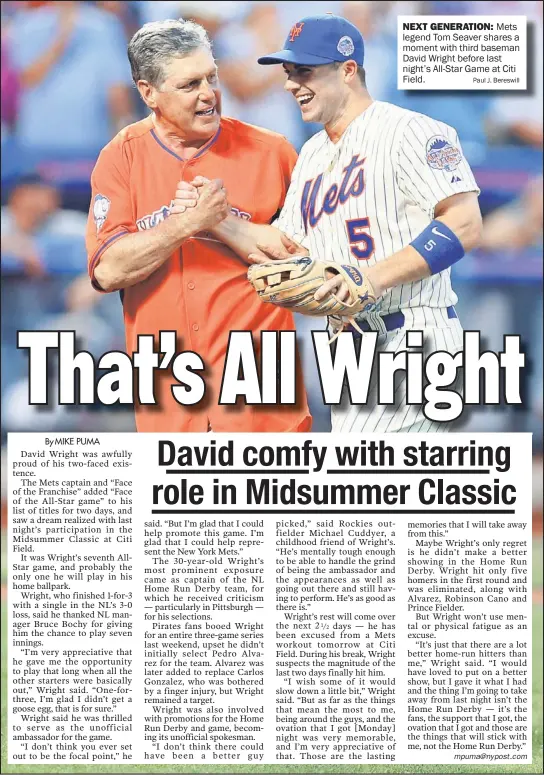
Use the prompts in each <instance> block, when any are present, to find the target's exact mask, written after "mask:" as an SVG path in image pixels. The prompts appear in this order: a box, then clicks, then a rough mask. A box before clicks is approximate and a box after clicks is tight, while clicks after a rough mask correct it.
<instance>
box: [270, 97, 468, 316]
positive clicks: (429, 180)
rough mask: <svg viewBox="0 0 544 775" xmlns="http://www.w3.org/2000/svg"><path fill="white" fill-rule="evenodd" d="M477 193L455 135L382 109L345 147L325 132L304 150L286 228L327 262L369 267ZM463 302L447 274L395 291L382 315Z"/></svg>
mask: <svg viewBox="0 0 544 775" xmlns="http://www.w3.org/2000/svg"><path fill="white" fill-rule="evenodd" d="M478 190H479V189H478V186H477V184H476V182H475V180H474V176H473V174H472V171H471V169H470V167H469V165H468V164H467V162H466V160H465V158H464V156H463V154H462V151H461V147H460V144H459V140H458V137H457V134H456V132H455V130H454V129H452V128H451V127H449V126H447V125H446V124H443V123H441V122H439V121H435V120H434V119H431V118H428V117H427V116H423V115H421V114H419V113H414V112H412V111H409V110H405V109H403V108H399V107H397V106H396V105H391V104H389V103H386V102H373V103H372V104H371V105H370V107H368V108H367V109H366V110H365V111H364V112H363V113H362V114H361V115H360V116H358V117H357V118H356V119H354V121H352V122H351V124H350V125H349V126H348V127H347V129H346V130H345V132H344V133H343V135H342V137H341V138H340V140H339V142H338V143H336V144H334V143H333V142H331V140H330V139H329V137H328V135H327V133H326V132H325V131H324V130H323V131H321V132H319V133H318V134H316V135H314V136H313V137H312V138H311V139H310V140H308V142H307V143H306V144H305V145H304V147H303V148H302V151H301V153H300V156H299V159H298V161H297V164H296V166H295V169H294V171H293V176H292V179H291V185H290V187H289V191H288V193H287V198H286V201H285V205H284V207H283V210H282V212H281V215H280V217H279V219H278V222H277V225H278V227H279V228H280V229H281V230H282V231H284V232H285V233H286V234H288V235H289V236H291V237H293V238H294V239H295V240H296V241H297V242H300V243H301V244H302V245H304V247H306V248H308V250H309V251H310V254H311V255H313V256H316V257H317V258H319V259H321V260H323V261H336V262H338V263H343V264H345V263H352V264H356V265H358V266H360V267H363V268H364V267H365V266H372V265H373V264H375V263H376V262H378V261H382V260H383V259H385V258H388V257H389V256H391V255H392V254H393V253H395V252H397V251H399V250H401V249H402V248H403V247H406V245H409V244H410V242H411V241H412V240H413V239H414V238H415V237H417V235H418V234H420V233H421V232H422V231H423V229H424V228H425V227H426V226H428V224H429V223H430V222H431V221H432V220H433V218H434V209H435V207H436V205H437V204H438V202H440V201H442V200H443V199H447V198H448V197H450V196H453V195H454V194H458V193H461V192H466V191H478ZM456 301H457V297H456V295H455V294H454V292H453V290H452V287H451V282H450V270H449V269H447V270H445V271H443V272H440V274H437V275H434V276H432V277H429V278H425V279H423V280H419V281H418V282H414V283H409V284H406V285H400V286H397V287H396V288H393V289H391V290H390V291H389V292H388V293H386V294H384V296H383V297H382V298H381V299H380V302H379V312H380V314H382V315H383V314H388V313H389V312H394V311H395V310H399V309H405V308H408V307H420V306H429V307H448V306H450V305H452V304H455V302H456ZM361 317H363V318H364V317H365V314H364V313H363V314H362V315H361Z"/></svg>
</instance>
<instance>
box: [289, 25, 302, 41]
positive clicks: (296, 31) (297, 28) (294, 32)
mask: <svg viewBox="0 0 544 775" xmlns="http://www.w3.org/2000/svg"><path fill="white" fill-rule="evenodd" d="M303 27H304V22H297V23H296V24H293V26H292V27H291V30H290V32H289V42H290V43H294V42H295V38H298V36H299V35H300V33H301V32H302V28H303Z"/></svg>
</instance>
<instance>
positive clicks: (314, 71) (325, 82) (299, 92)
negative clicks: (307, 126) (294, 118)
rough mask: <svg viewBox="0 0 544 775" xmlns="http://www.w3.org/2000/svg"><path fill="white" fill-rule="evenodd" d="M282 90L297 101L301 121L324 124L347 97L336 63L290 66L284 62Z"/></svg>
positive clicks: (340, 109) (339, 112)
mask: <svg viewBox="0 0 544 775" xmlns="http://www.w3.org/2000/svg"><path fill="white" fill-rule="evenodd" d="M283 69H284V71H285V74H286V76H287V81H286V83H285V87H284V88H285V89H286V90H287V91H289V92H291V94H292V95H293V97H294V98H295V99H296V101H297V102H298V105H299V107H300V111H301V113H302V118H303V120H304V121H315V122H317V123H319V124H323V125H324V126H327V125H329V124H331V123H334V121H335V120H336V119H337V117H338V116H340V115H341V114H342V112H343V110H344V108H345V105H346V103H347V101H348V98H349V89H348V87H347V85H346V81H345V78H344V71H343V67H338V66H337V65H336V64H329V65H318V66H316V67H309V66H305V65H292V64H289V63H287V62H286V63H285V64H284V65H283Z"/></svg>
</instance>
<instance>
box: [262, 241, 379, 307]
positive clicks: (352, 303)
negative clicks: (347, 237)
mask: <svg viewBox="0 0 544 775" xmlns="http://www.w3.org/2000/svg"><path fill="white" fill-rule="evenodd" d="M327 272H330V273H331V274H339V275H341V276H342V279H343V280H344V282H345V283H346V285H347V286H348V288H349V299H347V300H346V301H341V300H340V299H339V298H337V297H336V296H335V295H334V294H329V295H328V296H326V297H325V298H324V299H321V300H320V301H316V300H315V299H314V294H315V292H316V291H317V289H318V288H320V287H321V286H322V285H323V283H324V282H326V281H327V280H328V279H329V278H328V277H327ZM247 278H248V280H249V282H250V283H251V284H252V285H253V287H254V288H255V290H256V291H257V293H258V295H259V297H260V298H261V299H262V301H268V302H271V303H272V304H276V306H278V307H286V308H287V309H290V310H292V311H293V312H300V313H301V314H302V315H311V316H312V317H320V316H324V315H332V316H333V317H335V318H338V319H340V320H341V321H343V322H346V321H348V320H349V321H350V322H352V319H353V317H354V316H355V315H357V314H359V313H360V312H370V311H371V310H372V309H373V308H374V306H375V304H376V294H375V292H374V289H373V287H372V285H371V284H370V282H369V281H368V280H367V279H366V277H365V276H364V274H363V273H362V272H361V270H360V269H358V268H357V267H356V266H351V265H350V264H336V263H325V262H324V261H315V260H314V259H313V258H311V257H310V256H299V257H296V258H289V259H287V260H285V261H272V262H270V263H267V264H253V265H252V266H250V267H249V271H248V273H247Z"/></svg>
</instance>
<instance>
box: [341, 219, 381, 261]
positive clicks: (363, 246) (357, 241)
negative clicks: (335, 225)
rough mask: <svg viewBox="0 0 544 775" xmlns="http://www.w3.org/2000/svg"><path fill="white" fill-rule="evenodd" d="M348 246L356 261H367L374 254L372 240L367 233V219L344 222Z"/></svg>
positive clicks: (368, 226) (368, 224) (368, 223)
mask: <svg viewBox="0 0 544 775" xmlns="http://www.w3.org/2000/svg"><path fill="white" fill-rule="evenodd" d="M346 228H347V230H348V239H349V246H350V250H351V253H352V255H354V256H355V258H356V259H357V260H358V261H368V259H369V258H370V257H371V256H372V254H373V253H374V240H373V239H372V237H371V236H370V234H369V233H368V230H369V228H370V222H369V219H368V218H352V219H351V220H349V221H346Z"/></svg>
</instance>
